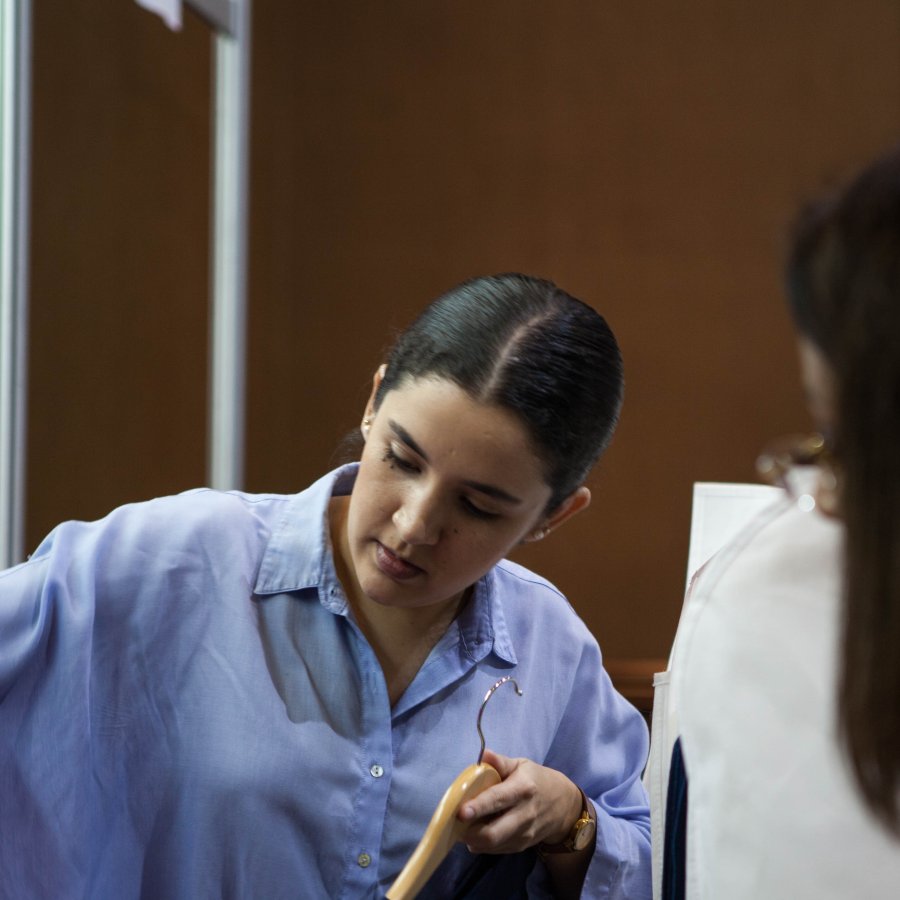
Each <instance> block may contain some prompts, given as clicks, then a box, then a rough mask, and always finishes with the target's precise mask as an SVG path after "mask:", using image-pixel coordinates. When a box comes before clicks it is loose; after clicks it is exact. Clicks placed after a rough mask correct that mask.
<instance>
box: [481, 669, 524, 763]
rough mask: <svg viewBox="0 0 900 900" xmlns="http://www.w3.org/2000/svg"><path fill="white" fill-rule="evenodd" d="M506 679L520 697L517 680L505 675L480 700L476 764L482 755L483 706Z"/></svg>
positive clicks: (520, 690)
mask: <svg viewBox="0 0 900 900" xmlns="http://www.w3.org/2000/svg"><path fill="white" fill-rule="evenodd" d="M507 681H511V682H512V683H513V687H515V689H516V693H517V694H518V695H519V696H520V697H521V696H522V689H521V688H520V687H519V682H518V681H516V679H515V678H513V677H512V675H506V676H504V677H503V678H501V679H500V680H499V681H498V682H497V683H496V684H495V685H494V686H493V687H492V688H491V689H490V690H489V691H488V692H487V693H486V694H485V695H484V700H482V701H481V709H479V710H478V722H477V723H476V728H478V737H480V738H481V753H479V754H478V765H481V758H482V757H483V756H484V732H483V731H482V730H481V717H482V716H483V715H484V708H485V706H487V702H488V700H490V699H491V694H493V693H494V691H496V690H497V688H498V687H500V685H501V684H506V682H507Z"/></svg>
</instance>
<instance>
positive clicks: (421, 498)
mask: <svg viewBox="0 0 900 900" xmlns="http://www.w3.org/2000/svg"><path fill="white" fill-rule="evenodd" d="M391 521H392V522H393V523H394V527H395V528H396V529H397V534H398V536H399V537H400V539H401V540H402V541H403V542H404V543H406V544H419V545H422V544H424V545H433V544H436V543H437V542H438V539H439V538H440V536H441V527H442V526H441V512H440V503H439V502H438V499H437V498H436V497H434V496H433V495H432V493H431V492H430V491H428V490H427V489H425V488H422V489H420V490H414V491H410V492H409V493H408V494H407V495H406V496H405V497H404V498H403V500H402V502H401V503H400V505H399V506H398V507H397V509H396V511H395V512H394V515H393V516H392V518H391Z"/></svg>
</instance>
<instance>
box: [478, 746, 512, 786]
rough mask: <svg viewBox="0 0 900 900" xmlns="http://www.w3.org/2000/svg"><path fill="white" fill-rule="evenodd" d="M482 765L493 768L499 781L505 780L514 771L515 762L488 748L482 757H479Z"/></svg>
mask: <svg viewBox="0 0 900 900" xmlns="http://www.w3.org/2000/svg"><path fill="white" fill-rule="evenodd" d="M481 761H482V762H483V763H487V764H488V765H489V766H493V767H494V768H495V769H496V770H497V774H498V775H499V776H500V778H501V780H506V779H507V778H508V777H509V776H510V775H512V773H513V772H514V771H515V769H516V764H517V761H516V760H514V759H511V758H510V757H508V756H503V754H501V753H495V752H494V751H493V750H491V749H489V748H487V747H486V748H485V751H484V756H482V757H481Z"/></svg>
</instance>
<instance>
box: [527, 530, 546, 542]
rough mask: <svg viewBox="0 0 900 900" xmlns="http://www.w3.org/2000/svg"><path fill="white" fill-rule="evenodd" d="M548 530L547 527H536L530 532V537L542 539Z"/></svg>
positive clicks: (534, 539)
mask: <svg viewBox="0 0 900 900" xmlns="http://www.w3.org/2000/svg"><path fill="white" fill-rule="evenodd" d="M549 531H550V529H549V528H538V529H537V530H536V531H535V532H533V533H532V535H531V539H532V540H533V541H540V540H543V539H544V538H545V537H547V534H548V533H549Z"/></svg>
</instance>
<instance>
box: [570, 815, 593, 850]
mask: <svg viewBox="0 0 900 900" xmlns="http://www.w3.org/2000/svg"><path fill="white" fill-rule="evenodd" d="M576 827H577V829H578V830H577V832H576V834H575V839H574V840H573V841H572V846H573V848H574V849H575V850H584V848H585V847H587V845H588V844H590V842H591V841H592V840H593V839H594V831H595V827H596V826H595V825H594V820H593V819H582V820H581V821H579V822H578V824H577V826H576Z"/></svg>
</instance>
